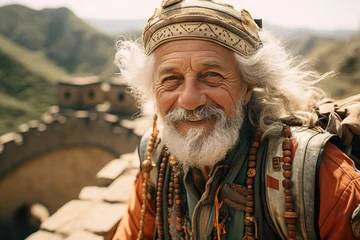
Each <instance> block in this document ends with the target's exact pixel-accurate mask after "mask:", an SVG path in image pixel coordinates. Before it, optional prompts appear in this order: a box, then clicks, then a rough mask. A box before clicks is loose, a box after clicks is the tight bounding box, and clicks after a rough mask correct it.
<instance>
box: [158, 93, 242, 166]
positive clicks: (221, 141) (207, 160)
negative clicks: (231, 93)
mask: <svg viewBox="0 0 360 240" xmlns="http://www.w3.org/2000/svg"><path fill="white" fill-rule="evenodd" d="M204 108H205V109H204ZM204 108H200V109H195V110H194V111H188V110H185V109H183V108H178V109H175V110H173V111H171V112H170V113H168V114H167V115H166V116H165V117H164V119H160V121H161V122H162V123H163V130H162V140H163V141H164V143H165V145H166V147H167V148H168V149H169V151H170V152H171V153H172V154H174V155H175V156H176V158H177V160H178V162H179V164H180V165H182V166H183V167H185V168H187V167H190V168H198V169H202V168H203V167H212V166H214V165H215V164H216V163H218V162H219V161H221V160H222V159H224V157H225V156H226V154H227V153H228V151H229V150H230V149H231V148H232V147H233V146H234V145H235V144H236V142H237V140H238V137H239V129H240V127H241V125H242V123H243V120H244V111H243V100H242V99H240V100H239V101H238V103H237V106H236V109H235V116H234V117H231V118H227V116H226V113H225V111H224V110H223V109H221V108H218V107H208V106H204ZM194 116H195V117H196V118H199V119H208V118H211V117H214V116H215V120H216V123H215V125H214V128H213V130H212V131H211V132H210V133H207V132H206V129H205V128H201V127H199V128H197V127H195V128H191V129H189V130H188V131H187V133H186V134H185V135H182V134H181V133H179V132H178V130H177V129H176V127H175V124H176V122H177V121H179V120H186V119H188V118H189V117H194Z"/></svg>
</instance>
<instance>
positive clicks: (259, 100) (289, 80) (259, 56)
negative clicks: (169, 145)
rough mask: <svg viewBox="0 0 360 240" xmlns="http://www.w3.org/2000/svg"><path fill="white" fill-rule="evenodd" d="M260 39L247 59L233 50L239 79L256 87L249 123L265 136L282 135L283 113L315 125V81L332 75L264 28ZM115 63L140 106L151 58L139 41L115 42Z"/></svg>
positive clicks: (149, 89) (149, 88)
mask: <svg viewBox="0 0 360 240" xmlns="http://www.w3.org/2000/svg"><path fill="white" fill-rule="evenodd" d="M260 38H261V41H262V43H263V46H262V47H261V48H260V49H259V50H258V51H257V52H256V53H255V54H254V55H252V56H251V57H242V56H240V55H238V54H235V58H236V60H237V61H238V64H239V69H240V72H241V77H242V81H243V83H244V84H245V85H254V86H255V89H254V93H253V96H252V98H251V101H250V102H249V103H248V105H247V112H248V115H249V119H250V121H251V122H252V124H253V125H254V126H258V127H260V128H261V130H262V131H263V138H264V137H266V136H269V135H278V134H280V133H281V130H282V125H283V124H282V122H281V118H282V117H286V116H294V117H297V118H299V119H301V120H302V122H303V125H304V126H307V127H313V126H314V125H315V123H316V121H317V120H318V117H317V114H316V111H315V110H316V106H317V103H318V101H319V100H321V99H322V98H324V97H326V94H325V92H324V91H322V90H321V89H319V88H316V87H314V86H313V85H314V84H315V83H317V82H319V81H321V80H323V79H324V78H325V77H327V76H328V75H329V74H331V73H326V74H324V75H320V74H319V73H318V72H316V71H315V70H313V68H312V66H311V65H310V64H309V62H308V61H305V60H303V59H301V58H299V57H293V56H292V55H291V54H289V53H288V52H287V51H286V50H285V48H284V46H283V45H282V43H280V42H279V41H278V40H276V39H275V38H274V37H273V36H271V34H269V33H267V32H265V31H261V32H260ZM115 64H116V65H117V66H118V67H119V69H120V72H121V75H122V76H123V78H124V79H125V80H126V81H127V82H128V84H129V86H130V89H131V92H132V94H133V95H134V96H135V97H136V98H137V100H138V101H139V102H140V104H141V105H143V104H144V103H145V102H146V101H147V100H149V99H153V97H154V95H153V85H152V84H153V73H152V71H153V66H154V58H153V56H152V55H150V56H147V55H146V54H145V53H144V50H143V47H142V45H141V44H140V43H139V42H132V41H119V42H118V44H117V53H116V55H115Z"/></svg>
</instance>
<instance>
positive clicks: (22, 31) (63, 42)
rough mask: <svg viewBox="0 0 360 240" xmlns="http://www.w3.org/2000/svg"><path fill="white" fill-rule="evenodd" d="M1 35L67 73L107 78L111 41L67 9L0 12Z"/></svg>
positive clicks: (7, 9) (16, 8)
mask: <svg viewBox="0 0 360 240" xmlns="http://www.w3.org/2000/svg"><path fill="white" fill-rule="evenodd" d="M0 35H2V36H4V37H6V38H7V39H9V40H10V41H13V42H15V43H17V44H18V45H20V46H22V47H24V48H26V49H28V50H31V51H41V52H42V54H44V56H46V57H47V58H48V59H49V60H50V61H52V62H53V63H55V64H56V65H58V66H59V67H61V68H63V69H65V70H66V71H67V72H69V73H91V74H100V75H103V76H106V77H107V76H110V75H111V74H112V73H113V72H114V71H115V68H114V67H112V65H113V64H112V56H113V54H114V49H115V48H114V38H113V37H110V36H108V35H105V34H103V33H101V32H99V31H97V30H95V29H94V28H93V27H91V26H90V25H88V24H86V23H85V22H83V21H82V20H81V19H79V18H77V17H76V16H75V15H74V14H73V13H72V12H71V11H70V10H69V9H67V8H58V9H43V10H41V11H37V10H33V9H30V8H27V7H24V6H21V5H8V6H4V7H1V8H0Z"/></svg>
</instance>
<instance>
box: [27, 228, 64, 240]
mask: <svg viewBox="0 0 360 240" xmlns="http://www.w3.org/2000/svg"><path fill="white" fill-rule="evenodd" d="M63 239H64V238H63V237H61V236H60V235H57V234H54V233H49V232H46V231H41V230H40V231H37V232H35V233H33V234H31V235H30V236H28V237H27V238H26V239H25V240H63Z"/></svg>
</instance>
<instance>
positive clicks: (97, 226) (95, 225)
mask: <svg viewBox="0 0 360 240" xmlns="http://www.w3.org/2000/svg"><path fill="white" fill-rule="evenodd" d="M125 210H126V204H110V203H99V204H97V205H96V206H95V208H94V209H93V210H92V211H91V213H90V214H89V215H88V216H87V218H86V219H85V221H84V229H85V230H87V231H89V232H93V233H96V234H99V235H106V234H108V233H109V232H111V231H112V230H113V229H114V228H116V226H117V224H118V222H119V220H120V219H121V217H122V216H123V214H124V212H125Z"/></svg>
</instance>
